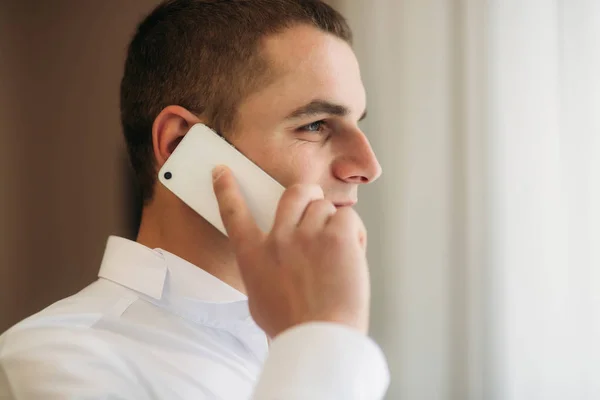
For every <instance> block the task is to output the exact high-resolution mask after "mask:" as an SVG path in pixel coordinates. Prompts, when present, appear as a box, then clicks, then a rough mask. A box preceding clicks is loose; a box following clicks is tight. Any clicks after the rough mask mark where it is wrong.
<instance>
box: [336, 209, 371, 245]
mask: <svg viewBox="0 0 600 400" xmlns="http://www.w3.org/2000/svg"><path fill="white" fill-rule="evenodd" d="M326 229H328V230H332V231H333V232H336V233H337V234H342V235H351V237H352V238H353V239H355V240H357V241H358V243H359V244H360V246H361V248H362V249H363V250H365V251H366V249H367V229H366V228H365V225H364V223H363V221H362V219H361V218H360V217H359V216H358V214H357V213H356V211H354V210H353V209H352V208H350V207H342V208H340V209H338V210H337V212H336V213H335V214H334V215H333V216H332V217H331V218H330V219H329V221H328V222H327V225H326Z"/></svg>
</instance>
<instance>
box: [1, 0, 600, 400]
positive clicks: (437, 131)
mask: <svg viewBox="0 0 600 400" xmlns="http://www.w3.org/2000/svg"><path fill="white" fill-rule="evenodd" d="M157 3H158V1H157V0H128V1H118V0H110V1H102V2H97V1H79V0H54V1H41V0H39V1H35V0H21V1H16V0H15V1H9V0H0V144H1V145H0V182H1V186H0V332H1V331H4V330H5V329H6V328H8V327H9V326H10V325H12V324H14V323H16V322H17V321H19V320H20V319H22V318H24V317H26V316H27V315H30V314H31V313H34V312H36V311H38V310H40V309H42V308H44V307H45V306H47V305H49V304H51V303H52V302H54V301H56V300H58V299H60V298H62V297H65V296H67V295H70V294H73V293H75V292H76V291H78V290H79V289H81V288H83V287H84V286H85V285H86V284H88V283H90V282H92V281H93V280H94V279H95V278H96V274H97V271H98V268H99V265H100V261H101V257H102V254H103V251H104V246H105V243H106V239H107V237H108V235H110V234H116V235H121V236H125V237H129V238H134V237H135V231H136V228H137V219H138V216H139V208H138V205H137V197H136V196H137V194H136V193H135V190H134V189H133V182H132V177H131V172H130V170H129V167H128V161H127V158H126V154H125V148H124V143H123V140H122V138H121V129H120V124H119V115H118V89H119V81H120V77H121V73H122V67H123V61H124V56H125V49H126V46H127V42H128V40H129V38H130V36H131V34H132V32H133V30H134V27H135V24H136V23H137V22H138V21H139V20H140V19H141V18H142V17H143V16H144V14H145V13H147V12H148V11H149V10H150V9H151V8H152V7H153V6H154V5H155V4H157ZM330 3H331V4H332V5H334V6H335V7H336V8H338V9H339V10H340V11H341V12H342V13H343V14H344V15H346V16H347V17H348V19H349V21H350V23H351V25H352V27H353V29H354V32H355V38H356V39H355V40H356V43H355V50H356V53H357V55H358V58H359V61H360V62H361V65H362V69H363V79H364V81H365V85H366V87H367V91H368V97H369V118H368V119H367V120H366V121H365V122H364V125H363V128H364V129H365V131H366V132H367V133H368V135H369V137H370V139H371V142H372V145H373V147H374V149H375V151H376V153H377V154H378V156H379V160H380V162H381V164H382V166H383V169H384V174H383V176H382V178H381V179H380V180H379V181H378V182H377V183H375V184H373V185H372V186H371V187H368V188H365V189H363V192H362V196H361V202H360V207H359V212H360V213H361V215H362V216H363V219H364V220H365V222H366V224H367V227H368V229H369V259H370V265H371V270H372V285H373V303H372V335H373V336H374V338H375V339H376V340H377V341H378V342H379V343H380V344H381V345H382V347H383V348H384V351H385V353H386V355H387V357H388V360H389V364H390V369H391V372H392V384H391V387H390V391H389V394H388V397H387V398H388V399H410V400H417V399H440V400H442V399H443V400H445V399H448V400H476V399H486V400H487V399H490V400H494V399H506V400H521V399H523V400H525V399H527V400H535V399H561V400H564V399H576V400H592V399H594V400H597V399H599V398H600V379H599V378H598V371H600V74H599V72H598V71H600V1H598V0H447V1H444V0H370V1H359V0H336V1H330Z"/></svg>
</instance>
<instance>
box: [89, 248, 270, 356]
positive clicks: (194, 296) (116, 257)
mask: <svg viewBox="0 0 600 400" xmlns="http://www.w3.org/2000/svg"><path fill="white" fill-rule="evenodd" d="M98 276H99V277H100V278H103V279H107V280H110V281H113V282H115V283H117V284H119V285H121V286H125V287H127V288H129V289H131V290H134V291H135V292H138V293H139V294H141V295H142V296H145V298H146V300H148V301H149V302H151V303H153V304H155V305H156V306H158V307H161V308H165V309H167V310H169V311H170V312H172V313H174V314H177V315H179V316H180V317H182V318H185V319H187V320H190V321H192V322H195V323H200V324H203V325H207V326H212V327H215V328H218V329H225V330H227V331H229V332H231V333H232V334H234V335H235V336H236V337H238V338H239V339H240V340H241V341H242V342H243V343H244V344H245V345H247V346H248V348H249V349H251V351H252V352H253V353H254V354H255V355H256V356H257V358H258V359H259V360H263V359H264V357H265V354H266V351H267V347H268V345H267V341H266V336H265V334H264V332H263V331H262V330H261V329H260V328H259V327H258V325H256V323H255V322H254V320H253V319H252V317H251V316H250V311H249V309H248V298H247V297H246V295H244V294H243V293H241V292H239V291H237V290H236V289H234V288H233V287H231V286H229V285H227V284H226V283H225V282H223V281H221V280H220V279H218V278H217V277H215V276H213V275H211V274H209V273H208V272H206V271H204V270H203V269H201V268H198V267H197V266H195V265H193V264H191V263H190V262H188V261H186V260H184V259H182V258H180V257H178V256H176V255H175V254H172V253H169V252H168V251H165V250H162V249H150V248H148V247H146V246H144V245H142V244H140V243H137V242H134V241H131V240H128V239H125V238H121V237H117V236H110V237H109V238H108V241H107V244H106V250H105V252H104V257H103V259H102V264H101V265H100V271H99V273H98Z"/></svg>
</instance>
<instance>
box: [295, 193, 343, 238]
mask: <svg viewBox="0 0 600 400" xmlns="http://www.w3.org/2000/svg"><path fill="white" fill-rule="evenodd" d="M336 211H337V209H336V208H335V206H334V205H333V203H331V202H330V201H327V200H314V201H312V202H311V203H310V204H309V205H308V207H307V208H306V211H305V212H304V216H303V217H302V219H301V220H300V224H299V225H298V227H299V228H300V229H305V230H310V231H320V230H322V229H323V228H324V227H325V224H326V223H327V221H328V220H329V218H331V216H332V215H333V214H335V213H336Z"/></svg>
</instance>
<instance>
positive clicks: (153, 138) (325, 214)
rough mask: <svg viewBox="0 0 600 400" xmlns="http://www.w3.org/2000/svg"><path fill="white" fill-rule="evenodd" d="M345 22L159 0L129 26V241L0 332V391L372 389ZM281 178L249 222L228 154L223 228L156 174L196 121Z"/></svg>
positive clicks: (325, 10)
mask: <svg viewBox="0 0 600 400" xmlns="http://www.w3.org/2000/svg"><path fill="white" fill-rule="evenodd" d="M350 43H351V33H350V30H349V28H348V26H347V24H346V22H345V21H344V19H343V17H341V16H340V15H339V14H338V13H337V12H335V11H334V10H333V9H331V8H330V7H329V6H327V5H325V4H324V3H322V2H321V1H319V0H252V1H248V0H245V1H244V0H232V1H216V0H171V1H166V2H164V3H162V4H161V5H159V6H158V7H157V8H156V9H155V10H154V11H153V12H152V13H151V14H150V15H149V16H148V17H147V18H146V19H145V20H144V21H143V22H142V23H141V24H140V26H139V27H138V30H137V32H136V34H135V36H134V38H133V40H132V42H131V45H130V47H129V51H128V55H127V61H126V65H125V72H124V76H123V80H122V84H121V116H122V123H123V129H124V133H125V138H126V141H127V145H128V149H129V153H130V157H131V161H132V164H133V166H134V169H135V171H136V173H137V176H138V178H139V182H140V185H141V189H142V194H143V199H144V209H143V215H142V221H141V226H140V230H139V234H138V237H137V241H136V242H132V241H128V240H126V239H123V238H117V237H111V238H109V240H108V244H107V248H106V252H105V255H104V259H103V261H102V265H101V267H100V272H99V279H98V281H96V282H95V283H93V284H91V285H90V286H88V287H87V288H85V289H84V290H83V291H81V292H80V293H78V294H75V295H74V296H72V297H70V298H67V299H65V300H62V301H60V302H58V303H56V304H54V305H52V306H50V307H49V308H47V309H46V310H43V311H42V312H40V313H38V314H37V315H34V316H32V317H30V318H28V319H26V320H25V321H23V322H21V323H19V324H17V325H16V326H15V327H13V328H11V329H10V330H9V331H7V332H6V333H5V334H4V335H3V336H2V337H1V338H0V366H1V368H0V397H1V395H4V396H7V397H8V398H14V399H67V398H68V399H99V398H103V399H104V398H110V399H247V398H255V399H260V400H275V399H292V400H294V399H311V400H318V399H344V400H351V399H378V398H381V397H382V396H383V394H384V392H385V390H386V388H387V384H388V379H389V378H388V371H387V366H386V364H385V360H384V358H383V355H382V354H381V351H380V350H379V348H378V347H377V346H376V345H375V343H374V342H372V341H371V340H370V339H369V338H368V337H367V336H366V333H367V330H368V308H369V281H368V268H367V263H366V258H365V248H366V234H365V231H364V227H363V225H362V222H361V220H360V218H359V217H358V216H357V215H356V213H355V212H354V211H353V210H352V208H351V207H352V205H354V204H355V202H356V201H357V189H358V186H359V185H361V184H364V183H369V182H372V181H373V180H375V179H377V177H378V176H379V175H380V166H379V164H378V162H377V160H376V158H375V156H374V154H373V151H372V149H371V147H370V145H369V143H368V140H367V138H366V137H365V135H364V133H363V132H362V131H361V130H360V129H359V127H358V122H359V121H360V120H361V119H362V118H364V116H365V114H366V111H365V110H366V104H365V103H366V100H365V92H364V88H363V85H362V83H361V78H360V72H359V68H358V64H357V61H356V58H355V56H354V54H353V52H352V49H351V47H350ZM199 122H202V123H204V124H206V125H208V126H210V127H212V128H213V129H215V130H216V131H217V132H219V133H221V134H222V135H223V136H224V137H225V138H227V140H229V141H230V142H232V143H233V144H234V145H235V146H236V148H237V149H239V150H240V151H241V152H242V153H243V154H245V155H246V156H247V157H248V158H250V159H251V160H253V161H254V162H255V163H256V164H258V165H259V166H260V167H262V168H263V169H264V170H265V171H266V172H267V173H269V174H270V175H271V176H273V177H274V178H275V179H276V180H278V181H279V182H280V183H281V184H282V185H284V186H285V187H286V188H287V190H286V191H285V193H284V195H283V197H282V199H281V201H280V204H279V206H278V210H277V214H276V221H275V223H274V227H273V229H272V231H271V232H269V233H263V232H261V231H260V230H259V229H258V228H257V226H256V224H255V222H254V221H253V219H252V216H251V215H250V213H249V212H248V209H247V207H246V205H245V203H244V200H243V197H242V196H241V194H240V192H239V189H238V186H237V183H236V181H235V177H234V176H233V175H232V174H231V173H230V171H229V170H227V168H224V167H217V168H216V169H215V171H214V190H215V194H216V196H217V199H218V202H219V206H220V209H221V215H222V217H223V222H224V224H225V227H226V229H227V232H228V235H229V239H228V238H227V237H225V236H224V235H222V234H221V233H220V232H219V231H218V230H217V229H215V228H214V227H213V226H212V225H210V224H209V223H208V222H206V221H205V220H204V219H203V218H201V217H200V216H199V215H197V214H195V213H194V212H193V211H192V210H191V209H190V208H189V207H187V206H186V205H185V204H183V203H182V202H181V201H180V200H179V199H178V198H177V197H176V196H174V195H173V194H172V193H170V192H169V191H168V190H167V189H165V188H164V187H163V186H161V185H160V184H159V183H157V180H156V174H157V171H158V169H159V168H160V167H161V166H162V164H163V163H164V162H165V160H166V159H167V158H168V157H169V155H170V154H171V153H172V152H173V150H174V149H175V147H176V146H177V144H178V143H179V142H180V140H181V139H182V138H183V137H184V135H185V134H186V133H187V131H188V130H189V129H190V127H192V126H193V125H194V124H196V123H199Z"/></svg>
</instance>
